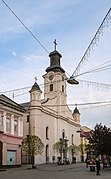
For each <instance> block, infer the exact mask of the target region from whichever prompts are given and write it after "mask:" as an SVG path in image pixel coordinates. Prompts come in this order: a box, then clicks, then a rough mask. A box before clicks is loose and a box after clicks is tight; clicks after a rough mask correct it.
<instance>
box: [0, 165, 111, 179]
mask: <svg viewBox="0 0 111 179" xmlns="http://www.w3.org/2000/svg"><path fill="white" fill-rule="evenodd" d="M100 174H101V175H100V176H96V172H90V170H89V168H86V167H85V164H80V163H77V164H70V165H62V166H60V165H57V164H46V165H38V166H37V169H31V166H29V165H28V166H27V165H24V166H22V167H21V168H13V169H7V170H6V171H1V172H0V179H81V178H86V179H94V178H101V179H111V169H108V168H107V169H104V170H103V169H102V170H101V171H100Z"/></svg>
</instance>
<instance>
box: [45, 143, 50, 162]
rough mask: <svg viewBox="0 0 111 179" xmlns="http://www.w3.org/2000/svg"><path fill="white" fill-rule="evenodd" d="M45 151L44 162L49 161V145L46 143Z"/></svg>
mask: <svg viewBox="0 0 111 179" xmlns="http://www.w3.org/2000/svg"><path fill="white" fill-rule="evenodd" d="M45 153H46V163H48V162H49V145H46V150H45Z"/></svg>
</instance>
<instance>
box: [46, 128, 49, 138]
mask: <svg viewBox="0 0 111 179" xmlns="http://www.w3.org/2000/svg"><path fill="white" fill-rule="evenodd" d="M46 139H49V127H48V126H47V127H46Z"/></svg>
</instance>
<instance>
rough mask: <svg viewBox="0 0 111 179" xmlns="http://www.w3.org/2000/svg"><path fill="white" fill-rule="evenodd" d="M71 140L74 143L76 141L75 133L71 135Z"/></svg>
mask: <svg viewBox="0 0 111 179" xmlns="http://www.w3.org/2000/svg"><path fill="white" fill-rule="evenodd" d="M71 142H72V144H73V143H74V135H73V134H72V136H71Z"/></svg>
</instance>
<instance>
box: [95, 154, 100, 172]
mask: <svg viewBox="0 0 111 179" xmlns="http://www.w3.org/2000/svg"><path fill="white" fill-rule="evenodd" d="M99 171H100V159H99V157H97V158H96V175H100V173H99Z"/></svg>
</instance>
